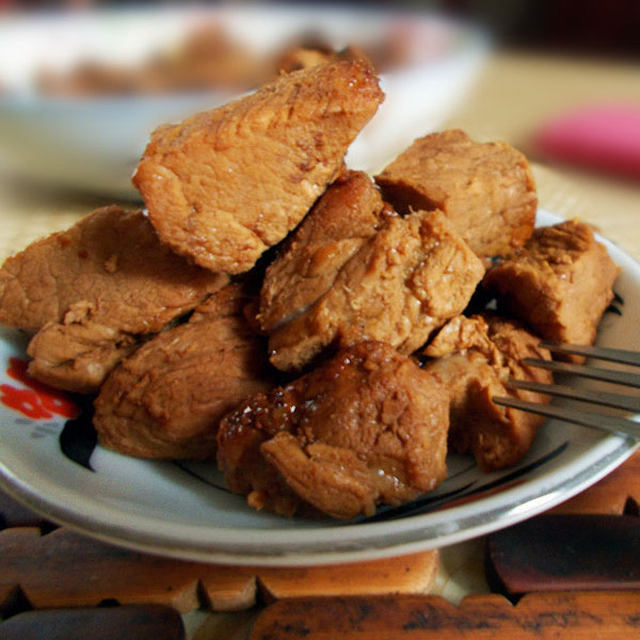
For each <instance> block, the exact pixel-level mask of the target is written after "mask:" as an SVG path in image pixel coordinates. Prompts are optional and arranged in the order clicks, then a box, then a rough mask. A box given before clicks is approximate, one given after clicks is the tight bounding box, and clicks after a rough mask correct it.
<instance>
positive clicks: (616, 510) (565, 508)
mask: <svg viewBox="0 0 640 640" xmlns="http://www.w3.org/2000/svg"><path fill="white" fill-rule="evenodd" d="M638 505H640V449H639V450H638V451H636V452H635V453H634V454H633V455H632V456H631V457H630V458H629V459H628V460H626V461H625V462H624V464H622V465H621V466H619V467H618V468H617V469H615V470H614V471H613V472H612V473H610V474H609V475H608V476H606V477H605V478H603V479H602V480H600V481H599V482H598V483H596V484H595V485H593V486H592V487H590V488H589V489H587V490H586V491H583V492H582V493H580V494H578V495H577V496H575V497H574V498H571V499H570V500H568V501H567V502H563V503H562V504H560V505H558V506H557V507H555V509H553V513H610V514H622V513H624V511H625V509H626V510H628V511H632V512H635V513H636V514H637V513H638Z"/></svg>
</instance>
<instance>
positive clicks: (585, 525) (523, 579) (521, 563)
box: [486, 514, 640, 613]
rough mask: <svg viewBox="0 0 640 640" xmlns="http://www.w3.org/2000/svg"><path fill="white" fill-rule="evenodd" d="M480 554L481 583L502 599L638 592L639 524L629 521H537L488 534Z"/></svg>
mask: <svg viewBox="0 0 640 640" xmlns="http://www.w3.org/2000/svg"><path fill="white" fill-rule="evenodd" d="M486 550H487V551H486V566H487V579H488V581H489V583H490V585H491V586H492V589H493V590H494V591H499V592H501V593H504V594H505V595H506V596H508V597H512V598H517V597H518V596H520V595H522V594H524V593H530V592H532V591H541V590H544V591H550V590H567V589H640V518H637V517H635V516H610V515H596V514H585V515H582V514H566V515H562V514H557V515H542V516H538V517H537V518H532V519H530V520H527V521H525V522H522V523H520V524H518V525H515V526H513V527H509V528H508V529H503V530H502V531H496V532H494V533H492V534H491V535H489V536H488V537H487V543H486ZM639 613H640V612H639Z"/></svg>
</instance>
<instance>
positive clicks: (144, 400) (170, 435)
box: [94, 284, 270, 459]
mask: <svg viewBox="0 0 640 640" xmlns="http://www.w3.org/2000/svg"><path fill="white" fill-rule="evenodd" d="M248 301H249V300H248V298H247V297H246V295H245V294H244V293H243V292H242V289H241V287H240V285H237V284H234V285H229V286H228V287H225V288H224V289H222V290H221V291H219V292H218V293H216V294H214V295H213V296H211V298H209V299H208V300H207V301H206V302H204V303H203V304H202V305H201V306H200V307H198V308H197V309H196V311H195V312H194V314H193V316H192V317H191V319H190V320H189V322H188V323H186V324H183V325H180V326H177V327H174V328H171V329H168V330H166V331H164V332H162V333H160V334H158V335H157V336H156V337H155V338H153V339H152V340H150V341H149V342H147V343H145V344H144V345H143V346H142V347H140V348H139V349H138V350H137V351H136V352H135V353H134V354H133V356H131V357H130V358H128V359H126V360H124V361H123V362H121V363H120V365H119V366H118V367H117V368H116V369H115V370H114V371H113V372H112V373H111V375H110V376H109V378H107V380H106V382H105V383H104V385H103V386H102V389H101V390H100V394H99V396H98V397H97V399H96V401H95V409H96V410H95V416H94V424H95V427H96V430H97V432H98V437H99V440H100V442H101V444H103V445H104V446H106V447H109V448H110V449H114V450H116V451H119V452H120V453H125V454H128V455H132V456H138V457H141V458H160V459H162V458H166V459H173V458H183V459H187V458H189V459H204V458H210V457H212V456H214V455H215V451H216V432H217V428H218V422H219V420H220V418H222V416H224V415H225V414H226V413H227V412H229V411H231V410H232V409H233V408H234V407H235V406H236V405H237V404H238V403H239V402H240V401H241V400H243V399H244V398H245V397H247V396H249V395H251V394H254V393H257V392H259V391H265V390H267V389H268V388H269V386H270V383H269V381H268V379H267V377H266V373H265V363H266V355H265V353H266V350H265V345H264V342H263V340H262V339H261V338H259V337H257V336H256V335H255V334H254V333H253V332H252V331H251V330H250V329H249V327H248V324H247V322H246V320H245V317H244V314H243V310H244V306H245V305H246V304H247V302H248Z"/></svg>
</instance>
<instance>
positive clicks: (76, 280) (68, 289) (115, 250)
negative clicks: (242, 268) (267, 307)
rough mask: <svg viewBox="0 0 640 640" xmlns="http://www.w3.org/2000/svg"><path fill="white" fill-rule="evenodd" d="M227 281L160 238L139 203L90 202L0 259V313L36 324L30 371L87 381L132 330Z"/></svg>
mask: <svg viewBox="0 0 640 640" xmlns="http://www.w3.org/2000/svg"><path fill="white" fill-rule="evenodd" d="M227 281H228V278H227V276H224V275H220V274H215V273H212V272H211V271H208V270H206V269H202V268H201V267H198V266H194V265H192V264H190V263H189V262H187V261H186V260H185V259H184V258H183V257H182V256H178V255H176V254H175V253H173V252H172V251H171V250H170V249H169V248H168V247H167V246H166V245H164V244H162V243H161V242H160V241H159V240H158V237H157V235H156V233H155V231H154V229H153V227H152V226H151V224H150V223H149V220H148V219H147V218H146V217H145V216H144V215H143V214H142V212H141V211H125V210H123V209H121V208H120V207H117V206H110V207H104V208H102V209H97V210H96V211H94V212H92V213H90V214H89V215H88V216H86V217H85V218H83V219H82V220H80V221H79V222H77V223H76V224H75V225H74V226H72V227H71V228H70V229H68V230H67V231H63V232H59V233H54V234H52V235H50V236H48V237H47V238H44V239H42V240H39V241H37V242H34V243H33V244H31V245H30V246H29V247H27V248H26V249H25V250H24V251H21V252H20V253H18V254H16V255H15V256H13V257H11V258H8V259H7V260H6V261H5V263H4V264H3V265H2V267H1V268H0V323H2V324H5V325H10V326H15V327H20V328H22V329H26V330H27V331H29V332H36V331H38V330H40V329H42V330H43V331H42V334H41V335H40V334H38V336H36V338H34V340H33V341H32V343H31V344H30V346H29V353H30V355H31V356H32V357H33V358H34V362H33V363H32V365H31V367H30V372H31V373H32V375H34V376H36V377H38V378H39V379H41V380H42V381H43V382H47V383H49V384H53V385H55V386H57V387H60V388H63V389H68V390H71V391H93V390H95V389H97V387H98V386H99V384H100V382H101V381H102V379H103V378H104V376H105V375H106V373H108V371H109V370H110V368H111V367H112V366H113V364H115V363H116V362H117V361H118V360H119V359H120V358H121V357H122V356H123V355H126V354H127V353H128V352H129V351H130V348H131V347H132V346H133V344H134V342H135V341H136V336H139V335H144V334H149V333H155V332H157V331H159V330H160V329H162V328H163V327H164V326H165V325H166V324H167V323H169V322H171V321H172V320H174V319H175V318H177V317H179V316H181V315H183V314H185V313H186V312H188V311H190V310H191V309H193V308H194V307H195V306H196V305H197V304H199V303H200V302H201V301H202V300H203V299H204V298H205V297H206V296H207V295H209V294H210V293H212V292H214V291H217V290H218V289H219V288H220V287H222V286H224V284H226V282H227Z"/></svg>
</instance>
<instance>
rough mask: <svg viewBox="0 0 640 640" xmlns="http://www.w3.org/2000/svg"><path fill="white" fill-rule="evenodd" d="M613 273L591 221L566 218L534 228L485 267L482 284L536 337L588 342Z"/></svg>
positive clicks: (607, 297)
mask: <svg viewBox="0 0 640 640" xmlns="http://www.w3.org/2000/svg"><path fill="white" fill-rule="evenodd" d="M618 273H619V268H618V267H617V266H616V265H615V264H614V262H613V260H612V259H611V258H610V257H609V254H608V253H607V250H606V248H605V246H604V245H603V244H601V243H600V242H598V241H597V240H596V239H595V237H594V235H593V230H592V229H591V227H589V226H588V225H586V224H583V223H581V222H579V221H577V220H569V221H567V222H563V223H561V224H557V225H554V226H551V227H542V228H539V229H536V231H535V233H534V234H533V236H532V238H531V239H530V240H529V241H528V242H527V244H526V245H525V247H524V248H522V249H521V250H519V251H517V252H515V253H514V254H513V255H511V256H508V257H506V258H504V259H501V260H500V261H499V262H498V263H497V264H496V265H495V266H494V267H493V268H491V269H490V270H489V271H488V272H487V274H486V276H485V279H484V281H483V285H484V286H485V287H487V288H488V289H490V290H492V291H494V292H495V293H496V294H497V295H498V297H499V302H500V304H501V305H503V306H504V308H505V309H507V310H508V311H509V312H510V313H512V314H513V315H515V316H516V317H518V318H520V319H521V320H522V321H523V322H525V323H526V324H528V325H529V326H530V327H532V328H533V329H534V331H536V333H537V334H539V335H540V336H541V337H543V338H545V339H548V340H555V341H559V342H570V343H574V344H583V345H589V344H593V342H594V340H595V337H596V330H597V327H598V324H599V322H600V319H601V317H602V314H603V313H604V311H605V309H606V308H607V306H608V305H609V303H610V302H611V300H612V299H613V290H612V287H613V283H614V282H615V279H616V278H617V277H618ZM569 358H570V359H573V360H576V361H580V358H579V357H575V356H569Z"/></svg>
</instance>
